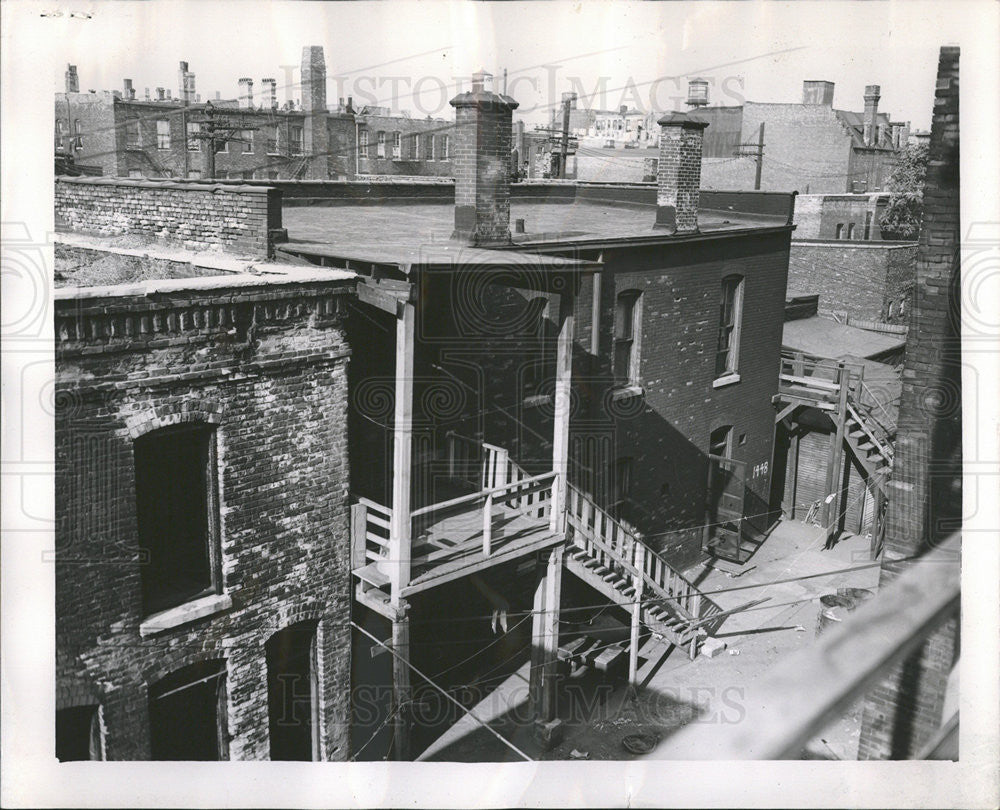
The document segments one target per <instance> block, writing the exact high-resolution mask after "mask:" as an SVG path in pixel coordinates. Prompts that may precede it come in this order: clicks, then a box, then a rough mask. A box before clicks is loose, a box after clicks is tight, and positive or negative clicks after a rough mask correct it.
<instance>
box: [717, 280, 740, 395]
mask: <svg viewBox="0 0 1000 810" xmlns="http://www.w3.org/2000/svg"><path fill="white" fill-rule="evenodd" d="M742 320H743V277H742V276H726V277H725V278H724V279H722V300H721V302H720V305H719V347H718V349H717V351H716V353H715V376H716V378H719V377H722V376H723V375H726V374H735V373H736V371H737V370H738V369H739V365H740V326H741V322H742Z"/></svg>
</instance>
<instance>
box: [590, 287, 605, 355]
mask: <svg viewBox="0 0 1000 810" xmlns="http://www.w3.org/2000/svg"><path fill="white" fill-rule="evenodd" d="M602 272H603V271H602ZM602 272H597V273H594V274H593V275H592V276H591V277H590V278H591V279H592V284H593V293H594V294H593V297H592V299H591V302H590V353H591V355H593V357H595V358H596V357H599V356H600V354H601V276H602Z"/></svg>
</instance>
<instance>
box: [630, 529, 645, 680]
mask: <svg viewBox="0 0 1000 810" xmlns="http://www.w3.org/2000/svg"><path fill="white" fill-rule="evenodd" d="M634 560H635V567H636V570H637V571H638V573H637V574H633V575H632V587H633V588H634V589H635V593H634V594H633V595H632V598H633V599H634V600H635V604H634V605H632V632H631V635H630V637H629V647H628V682H629V684H630V685H631V686H632V688H633V689H635V688H637V687H638V686H639V629H640V625H641V623H642V584H643V582H642V572H643V570H645V567H646V547H645V546H644V545H643V544H642V543H640V542H638V541H635V556H634Z"/></svg>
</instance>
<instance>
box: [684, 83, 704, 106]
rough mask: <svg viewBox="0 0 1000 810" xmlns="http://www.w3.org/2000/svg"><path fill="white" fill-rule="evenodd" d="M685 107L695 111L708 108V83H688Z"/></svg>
mask: <svg viewBox="0 0 1000 810" xmlns="http://www.w3.org/2000/svg"><path fill="white" fill-rule="evenodd" d="M687 105H688V106H689V107H693V108H695V109H697V108H698V107H707V106H708V82H707V81H705V80H704V79H691V81H689V82H688V97H687Z"/></svg>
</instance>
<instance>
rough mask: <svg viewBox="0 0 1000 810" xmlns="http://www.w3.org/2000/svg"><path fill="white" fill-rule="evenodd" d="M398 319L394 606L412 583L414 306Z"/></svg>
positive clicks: (391, 553) (391, 537)
mask: <svg viewBox="0 0 1000 810" xmlns="http://www.w3.org/2000/svg"><path fill="white" fill-rule="evenodd" d="M400 309H401V313H400V315H399V317H397V318H396V392H395V393H396V402H395V416H394V419H393V426H392V520H391V521H390V524H389V579H390V581H391V583H392V584H391V588H392V590H391V591H390V598H391V600H392V604H393V606H394V607H395V606H396V605H397V604H398V603H399V601H400V600H401V599H402V596H401V594H402V590H403V588H405V587H406V586H407V584H408V583H409V580H410V553H411V548H410V489H411V476H412V474H413V470H412V454H413V351H414V340H415V334H414V320H415V318H414V307H413V304H400Z"/></svg>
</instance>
